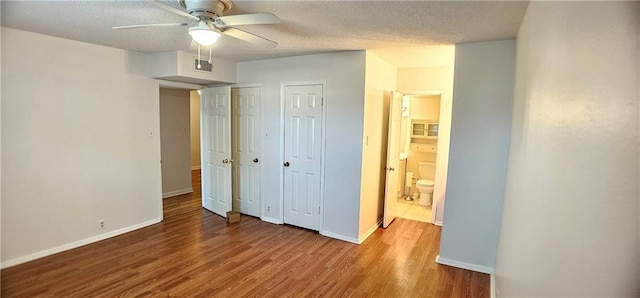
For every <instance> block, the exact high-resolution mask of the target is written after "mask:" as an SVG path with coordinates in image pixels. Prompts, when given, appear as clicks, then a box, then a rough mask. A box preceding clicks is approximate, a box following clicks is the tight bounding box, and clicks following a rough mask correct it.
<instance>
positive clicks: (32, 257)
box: [0, 218, 162, 269]
mask: <svg viewBox="0 0 640 298" xmlns="http://www.w3.org/2000/svg"><path fill="white" fill-rule="evenodd" d="M161 221H162V218H156V219H152V220H148V221H145V222H141V223H139V224H135V225H132V226H128V227H124V228H121V229H117V230H115V231H111V232H107V233H104V234H100V235H96V236H93V237H89V238H85V239H82V240H78V241H74V242H71V243H67V244H63V245H60V246H56V247H53V248H49V249H45V250H42V251H39V252H35V253H32V254H28V255H26V256H22V257H18V258H14V259H11V260H6V261H4V262H2V264H1V265H0V268H2V269H4V268H9V267H11V266H15V265H19V264H22V263H26V262H29V261H33V260H35V259H40V258H44V257H46V256H50V255H53V254H57V253H59V252H63V251H66V250H70V249H74V248H77V247H80V246H83V245H87V244H90V243H94V242H98V241H101V240H104V239H107V238H111V237H114V236H118V235H122V234H124V233H128V232H131V231H134V230H137V229H141V228H144V227H147V226H150V225H153V224H157V223H159V222H161Z"/></svg>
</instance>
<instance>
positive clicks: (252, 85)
mask: <svg viewBox="0 0 640 298" xmlns="http://www.w3.org/2000/svg"><path fill="white" fill-rule="evenodd" d="M229 86H230V87H231V89H234V88H235V89H239V88H258V89H260V92H259V93H260V108H259V110H260V121H258V124H259V125H260V138H261V140H260V154H259V155H258V156H259V157H258V158H259V159H260V160H261V161H264V143H265V142H264V105H263V104H262V102H263V100H264V97H263V96H264V90H263V89H264V88H262V86H263V84H262V83H246V84H231V85H229ZM231 100H233V97H232V98H231ZM232 104H233V103H232ZM232 111H233V109H232ZM231 120H232V121H233V113H231ZM232 137H233V136H232ZM231 144H233V142H232V143H231ZM231 150H232V151H233V148H231ZM264 168H265V167H263V166H262V164H260V172H259V175H260V177H259V179H260V183H259V185H258V199H259V200H260V202H258V205H259V208H260V220H262V221H265V220H264V210H263V209H262V206H263V202H262V199H263V196H262V193H263V191H264V177H265V175H264ZM232 171H233V169H232ZM231 176H233V172H232V173H231ZM231 183H233V181H232V182H231ZM232 191H233V189H232ZM231 197H232V199H233V193H232V194H231Z"/></svg>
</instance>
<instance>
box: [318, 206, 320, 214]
mask: <svg viewBox="0 0 640 298" xmlns="http://www.w3.org/2000/svg"><path fill="white" fill-rule="evenodd" d="M318 214H320V206H318Z"/></svg>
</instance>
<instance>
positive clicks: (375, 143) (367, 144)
mask: <svg viewBox="0 0 640 298" xmlns="http://www.w3.org/2000/svg"><path fill="white" fill-rule="evenodd" d="M365 67H366V70H365V90H364V125H363V135H362V144H363V147H362V179H361V186H360V228H359V231H358V238H359V241H364V239H365V238H366V237H367V236H368V235H369V234H370V232H371V231H373V230H375V228H376V227H377V226H378V221H379V220H380V219H382V216H383V212H384V194H385V193H384V189H385V181H386V172H385V171H384V167H385V165H386V163H387V137H388V125H389V102H390V100H389V96H390V91H394V90H396V73H397V69H396V68H395V67H393V66H392V65H390V64H389V63H387V62H386V61H384V60H382V59H381V58H380V57H378V56H376V55H375V54H373V53H372V52H371V51H367V53H366V66H365ZM385 92H387V93H388V94H389V96H385ZM392 199H395V194H394V195H393V197H392Z"/></svg>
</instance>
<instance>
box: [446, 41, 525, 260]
mask: <svg viewBox="0 0 640 298" xmlns="http://www.w3.org/2000/svg"><path fill="white" fill-rule="evenodd" d="M515 53H516V52H515V41H514V40H504V41H492V42H477V43H468V44H459V45H456V63H455V79H454V88H453V114H452V123H451V144H450V151H449V174H448V177H447V201H446V203H445V210H444V222H443V227H442V238H441V241H440V259H439V262H441V263H447V264H452V265H457V266H460V267H465V266H466V267H468V268H472V269H475V270H478V271H484V272H490V271H492V270H493V267H494V264H495V258H496V247H497V244H498V230H499V227H500V215H501V211H502V199H503V196H504V195H503V194H504V179H505V171H506V166H507V153H508V151H509V135H510V130H511V109H512V102H513V82H514V73H515ZM454 263H455V264H454Z"/></svg>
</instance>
